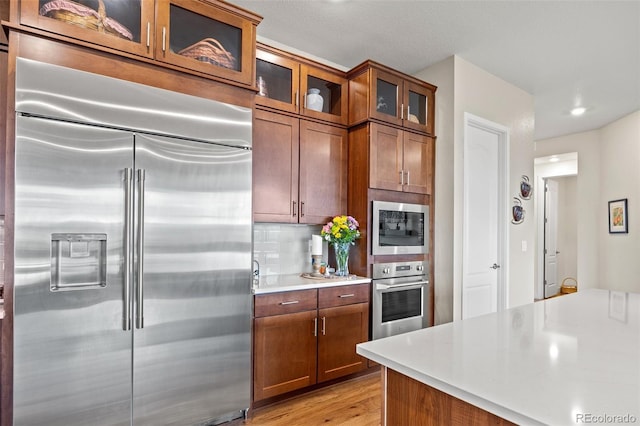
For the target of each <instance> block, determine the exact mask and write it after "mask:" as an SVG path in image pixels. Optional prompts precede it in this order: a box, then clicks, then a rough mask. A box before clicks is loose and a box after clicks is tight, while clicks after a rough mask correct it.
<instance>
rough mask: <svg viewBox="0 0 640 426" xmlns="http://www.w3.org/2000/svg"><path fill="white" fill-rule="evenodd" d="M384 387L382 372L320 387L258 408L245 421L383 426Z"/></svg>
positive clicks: (276, 425) (256, 425)
mask: <svg viewBox="0 0 640 426" xmlns="http://www.w3.org/2000/svg"><path fill="white" fill-rule="evenodd" d="M381 401H382V390H381V384H380V372H378V371H376V372H375V373H372V374H368V375H366V376H362V377H358V378H355V379H352V380H349V381H347V382H342V383H338V384H335V385H332V386H329V387H326V388H323V389H318V390H316V391H313V392H309V393H308V394H304V395H301V396H298V397H295V398H292V399H290V400H287V401H283V402H280V403H277V404H274V405H270V406H267V407H263V408H258V409H256V410H254V411H253V412H252V413H251V415H250V418H249V419H248V420H245V421H243V422H241V423H238V424H241V425H251V426H298V425H299V426H314V425H326V424H330V425H349V426H379V425H380V407H381V403H382V402H381Z"/></svg>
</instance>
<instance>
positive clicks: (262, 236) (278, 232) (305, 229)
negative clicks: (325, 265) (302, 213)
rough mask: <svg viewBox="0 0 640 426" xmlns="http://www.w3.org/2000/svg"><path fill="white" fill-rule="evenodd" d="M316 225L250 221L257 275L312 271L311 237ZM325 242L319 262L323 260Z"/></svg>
mask: <svg viewBox="0 0 640 426" xmlns="http://www.w3.org/2000/svg"><path fill="white" fill-rule="evenodd" d="M321 229H322V226H320V225H293V224H280V223H254V225H253V258H254V259H255V260H257V261H258V262H259V263H260V275H261V276H266V275H281V274H282V275H284V274H300V273H302V272H312V269H313V268H312V267H311V248H310V241H311V236H312V235H314V234H316V235H320V230H321ZM327 249H328V247H327V242H326V241H325V242H324V244H323V249H322V253H323V256H322V257H323V261H325V262H326V261H327V257H328V256H327Z"/></svg>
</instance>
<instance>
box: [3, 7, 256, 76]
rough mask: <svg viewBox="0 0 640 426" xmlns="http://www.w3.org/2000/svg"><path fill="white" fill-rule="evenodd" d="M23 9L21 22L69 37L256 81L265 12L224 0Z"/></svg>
mask: <svg viewBox="0 0 640 426" xmlns="http://www.w3.org/2000/svg"><path fill="white" fill-rule="evenodd" d="M0 1H6V0H0ZM13 4H16V5H17V4H18V0H15V1H14V3H13ZM19 10H20V12H19V20H20V24H21V25H25V26H30V27H34V28H37V29H39V30H45V31H49V32H51V33H55V34H57V35H59V36H62V37H64V38H65V39H66V40H70V41H74V40H76V42H77V43H80V44H83V45H85V46H86V45H87V44H88V43H89V44H93V45H94V47H95V48H100V47H99V46H102V47H103V48H105V50H109V51H113V49H115V50H117V51H121V52H125V53H129V54H134V55H138V56H144V57H147V58H150V59H153V60H155V61H159V62H162V63H164V64H170V65H171V66H173V67H180V68H181V69H183V70H184V69H186V70H191V71H196V73H197V74H206V75H205V77H207V76H213V77H214V78H220V79H223V80H225V81H230V82H235V83H239V85H242V86H245V87H249V88H254V87H255V86H254V85H255V77H254V75H255V74H254V72H255V70H254V64H255V43H256V27H257V25H258V24H259V23H260V21H261V19H262V18H261V17H260V16H258V15H255V14H253V13H252V12H249V11H246V10H244V9H241V8H239V7H236V6H234V5H232V4H229V3H226V2H224V1H221V0H20V3H19ZM54 37H56V36H55V35H54Z"/></svg>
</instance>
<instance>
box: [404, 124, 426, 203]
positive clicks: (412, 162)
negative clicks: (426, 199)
mask: <svg viewBox="0 0 640 426" xmlns="http://www.w3.org/2000/svg"><path fill="white" fill-rule="evenodd" d="M431 141H432V139H431V138H430V137H428V136H423V135H417V134H415V133H409V132H405V133H404V156H403V159H404V162H403V164H404V167H403V168H404V170H405V178H404V183H405V185H404V188H403V190H404V191H405V192H416V193H419V194H429V193H431V173H432V171H431V155H432V154H431V153H432V143H431Z"/></svg>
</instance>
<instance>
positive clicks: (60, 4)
mask: <svg viewBox="0 0 640 426" xmlns="http://www.w3.org/2000/svg"><path fill="white" fill-rule="evenodd" d="M14 4H15V3H14ZM19 19H20V24H22V25H27V26H30V27H35V28H38V29H41V30H45V31H49V32H53V33H57V34H60V35H64V36H66V37H70V38H72V39H78V40H79V41H82V42H89V43H93V44H96V45H101V46H105V47H109V48H112V49H116V50H121V51H124V52H130V53H134V54H136V55H141V56H147V57H152V56H153V50H152V46H151V43H152V41H153V31H154V3H153V1H143V0H22V1H21V2H20V18H19Z"/></svg>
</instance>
